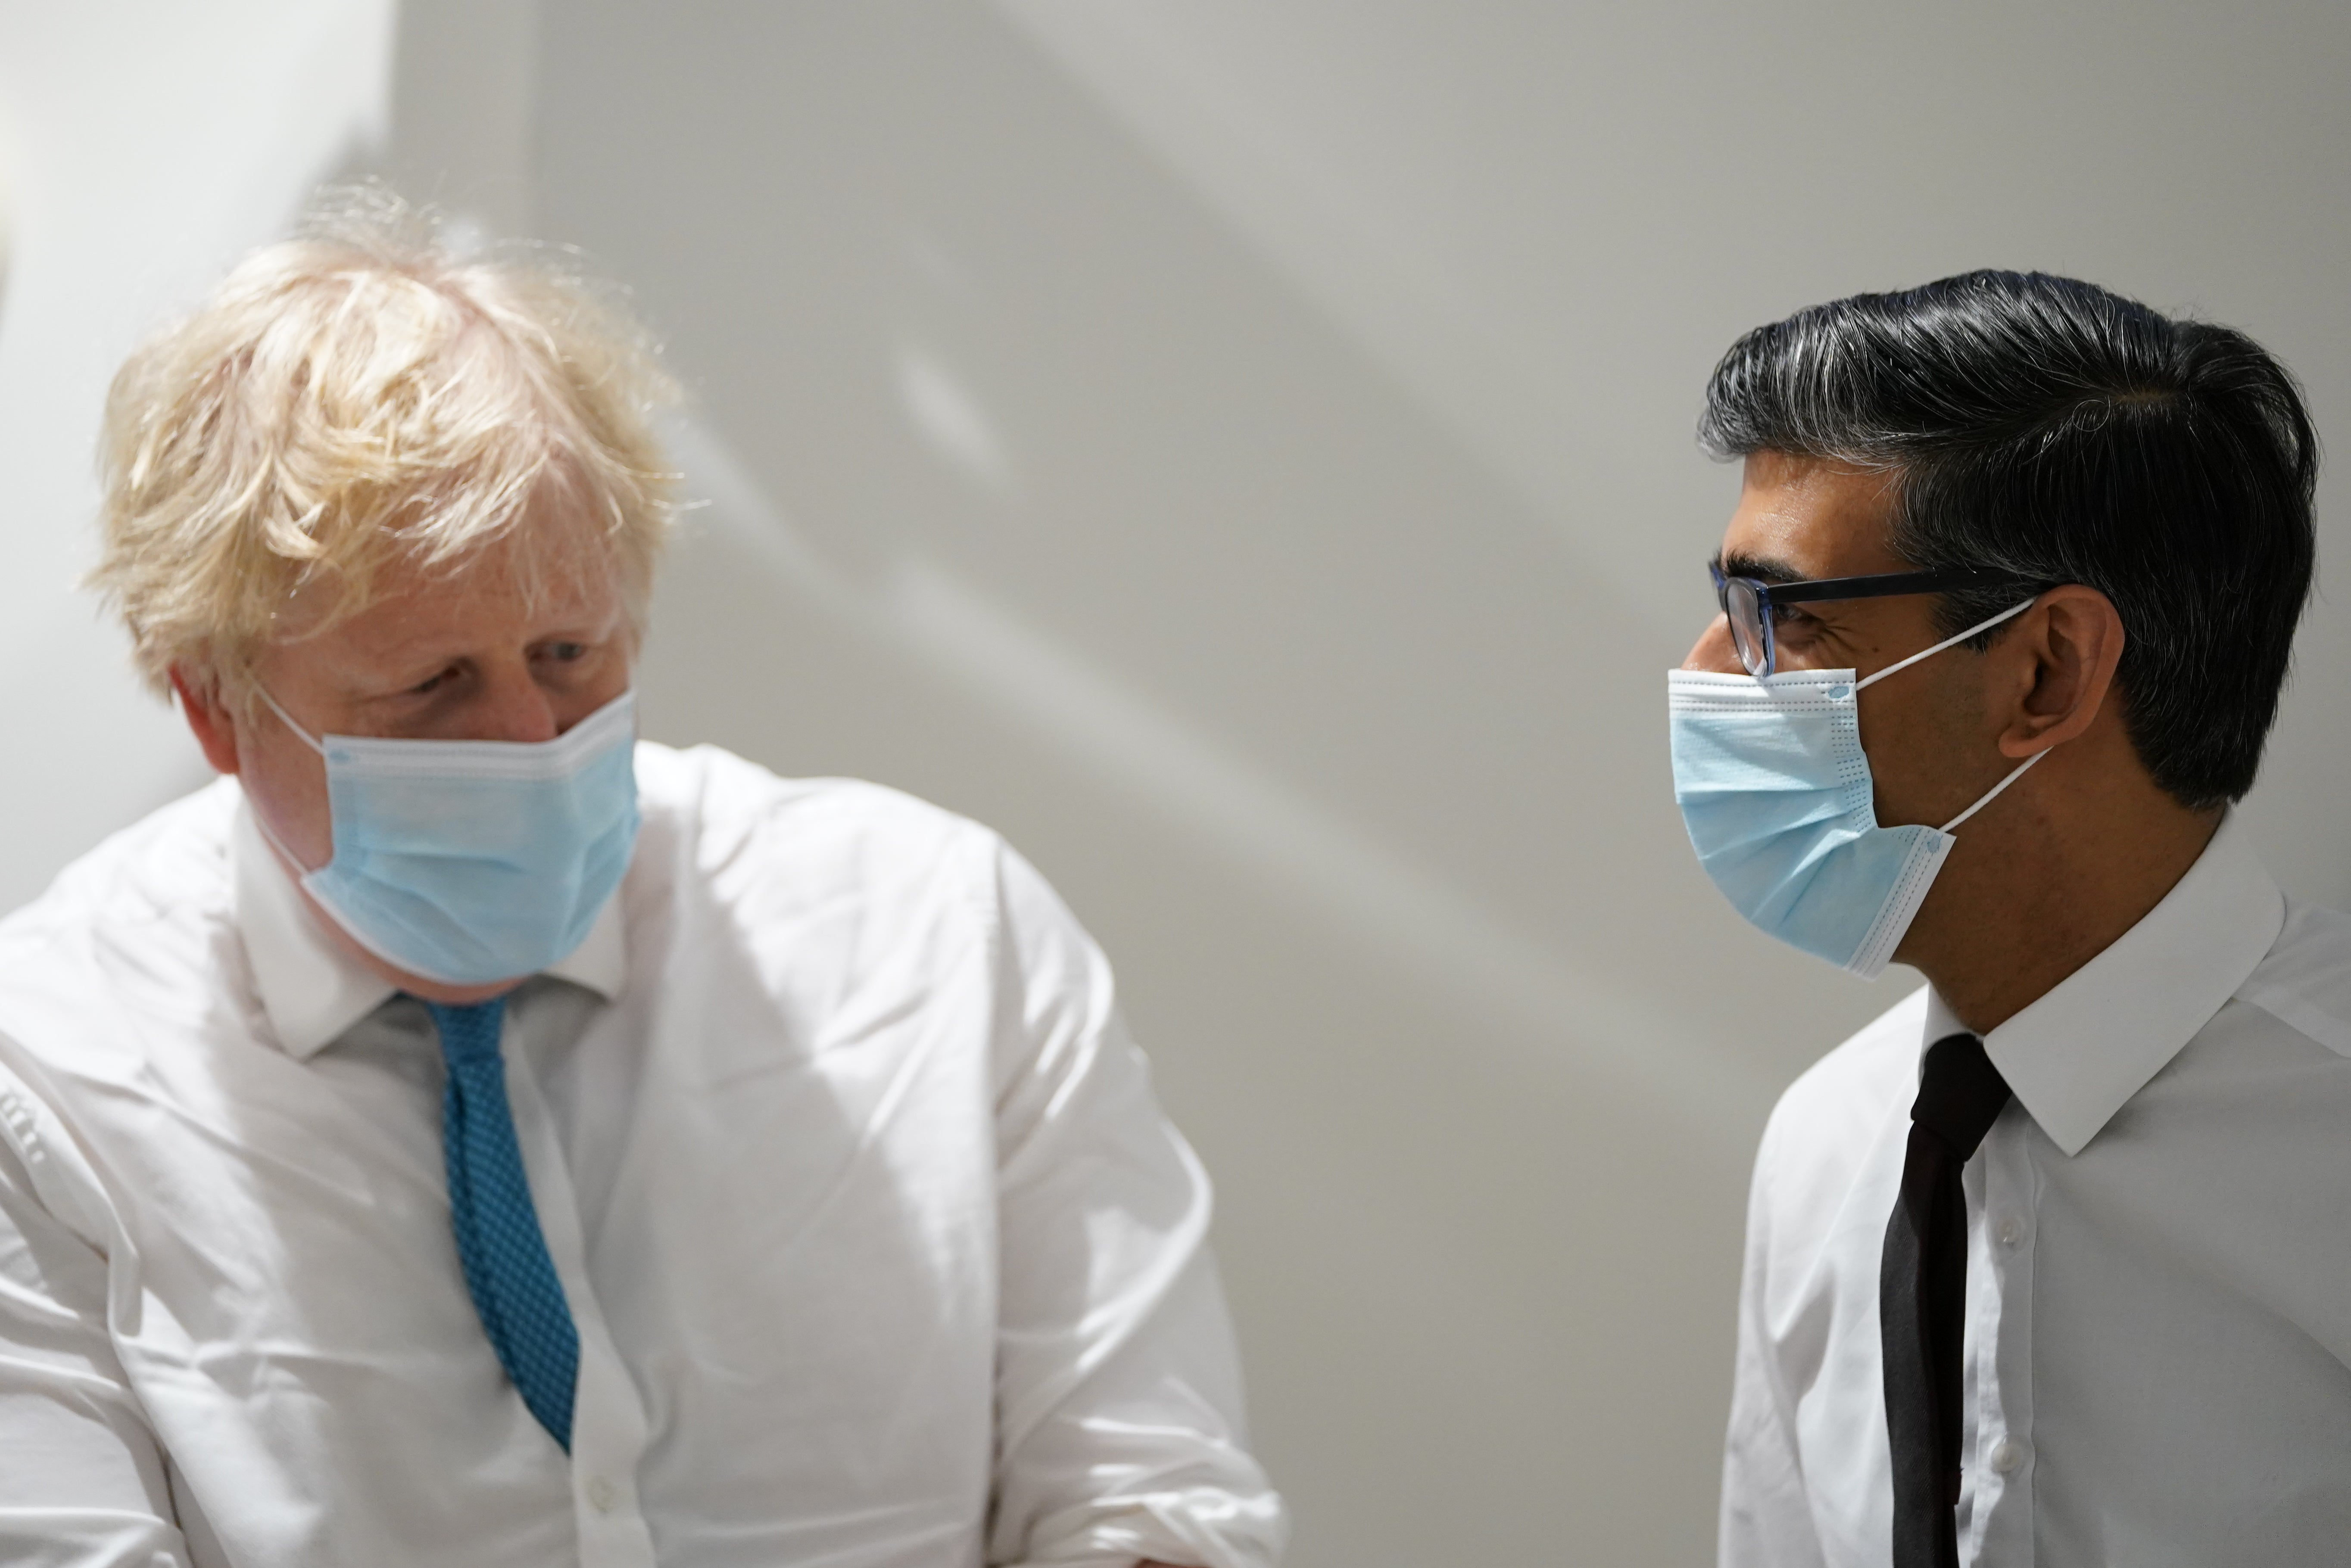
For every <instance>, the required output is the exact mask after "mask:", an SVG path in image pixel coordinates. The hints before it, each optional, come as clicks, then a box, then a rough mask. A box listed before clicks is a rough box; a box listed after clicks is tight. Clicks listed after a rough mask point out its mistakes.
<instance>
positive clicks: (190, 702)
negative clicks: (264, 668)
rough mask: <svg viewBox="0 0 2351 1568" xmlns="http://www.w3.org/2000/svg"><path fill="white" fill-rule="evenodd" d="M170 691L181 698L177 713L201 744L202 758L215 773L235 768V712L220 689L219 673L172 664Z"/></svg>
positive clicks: (228, 772) (230, 772)
mask: <svg viewBox="0 0 2351 1568" xmlns="http://www.w3.org/2000/svg"><path fill="white" fill-rule="evenodd" d="M172 695H173V696H175V697H177V698H179V700H180V714H181V716H182V717H183V718H184V719H186V720H187V722H188V729H189V730H190V732H193V734H194V735H195V737H196V744H197V745H199V746H201V747H203V748H204V761H206V762H208V763H212V765H213V769H214V772H216V773H224V774H234V773H235V772H236V771H237V754H236V715H235V713H233V712H232V711H230V709H229V705H228V702H227V700H226V699H225V697H224V696H223V694H222V692H221V682H220V677H219V676H218V675H216V674H214V673H213V672H212V671H210V670H191V669H189V668H188V667H187V666H186V665H184V664H174V665H173V666H172Z"/></svg>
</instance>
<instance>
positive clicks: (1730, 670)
mask: <svg viewBox="0 0 2351 1568" xmlns="http://www.w3.org/2000/svg"><path fill="white" fill-rule="evenodd" d="M1682 668H1683V669H1684V670H1703V671H1706V672H1708V673H1709V674H1714V675H1744V674H1746V673H1747V666H1745V665H1744V664H1741V663H1740V661H1739V649H1737V648H1736V647H1734V646H1733V645H1732V643H1731V640H1730V618H1729V617H1728V616H1721V615H1718V616H1716V617H1715V618H1713V619H1712V620H1710V621H1708V622H1707V625H1706V629H1705V630H1704V631H1702V632H1700V633H1699V634H1698V642H1697V643H1696V645H1694V646H1693V647H1692V648H1691V649H1690V650H1689V657H1688V658H1687V659H1683V660H1682Z"/></svg>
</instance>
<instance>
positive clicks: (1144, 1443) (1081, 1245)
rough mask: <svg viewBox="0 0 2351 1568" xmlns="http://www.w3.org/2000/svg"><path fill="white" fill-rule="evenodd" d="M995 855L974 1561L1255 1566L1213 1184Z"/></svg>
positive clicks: (1263, 1487)
mask: <svg viewBox="0 0 2351 1568" xmlns="http://www.w3.org/2000/svg"><path fill="white" fill-rule="evenodd" d="M996 854H997V856H998V866H997V876H996V888H995V892H996V898H997V906H998V907H997V910H996V916H997V919H996V929H997V933H998V953H997V955H996V959H997V968H998V982H999V983H998V1016H997V1018H996V1021H995V1039H996V1061H995V1070H996V1088H997V1106H996V1111H997V1136H998V1212H999V1221H998V1222H999V1226H1000V1238H1001V1241H1000V1245H1001V1272H1002V1278H1001V1285H1000V1290H1001V1306H1000V1313H1001V1316H1000V1320H999V1327H998V1384H997V1410H998V1416H997V1422H998V1449H997V1453H998V1458H997V1466H996V1509H995V1520H994V1524H993V1528H992V1530H991V1532H990V1539H989V1546H988V1561H989V1562H990V1563H1006V1564H1019V1565H1021V1568H1047V1565H1049V1564H1050V1565H1051V1568H1131V1565H1132V1564H1134V1563H1136V1562H1138V1561H1140V1560H1144V1559H1158V1560H1161V1561H1164V1562H1167V1563H1188V1564H1195V1565H1196V1568H1270V1565H1271V1564H1273V1563H1275V1562H1276V1561H1277V1560H1278V1559H1279V1557H1280V1551H1281V1546H1282V1543H1283V1539H1284V1537H1285V1535H1286V1532H1287V1521H1286V1519H1285V1516H1284V1513H1283V1511H1282V1505H1281V1500H1280V1497H1279V1496H1278V1495H1277V1494H1276V1493H1275V1492H1274V1490H1272V1488H1271V1487H1270V1484H1269V1483H1268V1481H1267V1480H1266V1476H1265V1473H1264V1471H1263V1470H1262V1469H1259V1466H1258V1464H1257V1462H1256V1461H1255V1460H1254V1459H1251V1458H1250V1456H1249V1452H1248V1450H1247V1449H1246V1447H1245V1444H1246V1442H1247V1437H1246V1434H1245V1431H1244V1429H1243V1421H1242V1408H1241V1390H1240V1372H1239V1356H1238V1351H1237V1349H1236V1347H1235V1345H1234V1341H1233V1334H1232V1327H1231V1324H1230V1322H1229V1320H1228V1317H1227V1315H1226V1312H1225V1303H1224V1293H1223V1290H1222V1287H1221V1286H1220V1285H1219V1284H1218V1283H1217V1272H1216V1266H1215V1262H1214V1261H1213V1260H1212V1259H1211V1257H1210V1256H1209V1253H1208V1250H1207V1229H1208V1211H1209V1189H1208V1179H1207V1172H1205V1171H1204V1170H1203V1169H1202V1168H1201V1167H1200V1163H1199V1161H1198V1160H1197V1159H1196V1158H1195V1157H1194V1155H1193V1153H1192V1151H1191V1149H1190V1148H1189V1147H1187V1146H1186V1144H1185V1142H1184V1139H1183V1137H1181V1135H1179V1134H1178V1133H1177V1132H1176V1131H1175V1127H1173V1126H1171V1125H1170V1124H1169V1122H1168V1120H1167V1118H1166V1117H1165V1116H1164V1115H1163V1114H1162V1113H1161V1112H1160V1109H1159V1106H1158V1104H1157V1102H1156V1101H1155V1098H1154V1097H1153V1096H1152V1092H1151V1084H1150V1077H1149V1073H1148V1069H1147V1068H1146V1066H1145V1064H1144V1058H1143V1054H1142V1053H1141V1052H1140V1051H1138V1050H1137V1049H1136V1048H1135V1046H1134V1043H1133V1042H1132V1041H1131V1040H1129V1039H1128V1037H1127V1034H1126V1031H1125V1026H1124V1025H1123V1023H1121V1022H1120V1019H1119V1016H1118V1012H1117V1008H1116V1003H1115V999H1114V996H1113V989H1112V983H1111V975H1110V968H1109V965H1108V964H1107V963H1106V962H1105V961H1104V960H1103V958H1102V953H1101V951H1100V950H1098V949H1096V948H1095V946H1094V944H1093V943H1092V940H1089V939H1088V938H1087V936H1086V934H1085V932H1084V931H1083V930H1081V929H1080V928H1079V926H1078V924H1077V921H1076V920H1075V919H1074V918H1073V917H1071V914H1070V912H1069V910H1068V909H1066V908H1064V907H1063V906H1062V904H1061V901H1060V899H1058V898H1055V897H1054V895H1053V893H1052V890H1051V889H1050V888H1048V887H1047V886H1046V885H1045V883H1044V881H1043V879H1042V878H1041V877H1039V876H1038V875H1037V873H1036V872H1035V871H1034V870H1033V869H1031V868H1030V867H1029V866H1028V865H1027V863H1025V862H1024V861H1022V860H1021V859H1019V857H1017V856H1015V855H1013V854H1012V853H1011V852H1010V851H1009V850H1006V849H1003V848H1001V846H998V847H997V849H996Z"/></svg>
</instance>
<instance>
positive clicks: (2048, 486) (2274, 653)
mask: <svg viewBox="0 0 2351 1568" xmlns="http://www.w3.org/2000/svg"><path fill="white" fill-rule="evenodd" d="M1698 439H1699V441H1701V442H1702V443H1703V444H1704V445H1705V447H1706V448H1707V450H1708V452H1712V453H1713V454H1714V455H1715V456H1717V457H1719V458H1725V459H1727V458H1731V457H1743V456H1745V455H1747V454H1748V453H1750V452H1782V453H1786V454H1788V455H1790V456H1795V457H1813V458H1830V459H1836V460H1839V461H1843V462H1850V463H1855V464H1859V465H1862V466H1865V467H1878V468H1884V469H1886V470H1887V471H1888V472H1890V473H1891V474H1892V475H1893V476H1894V478H1895V480H1896V496H1897V499H1896V504H1895V507H1894V514H1893V523H1892V530H1893V538H1892V541H1891V542H1892V545H1893V546H1894V549H1895V552H1896V554H1897V555H1899V556H1902V557H1903V558H1904V559H1905V560H1907V561H1909V562H1912V563H1914V564H1915V565H1917V566H1919V567H1921V568H1935V567H1946V566H1980V567H1990V568H1995V569H1998V570H2001V571H2004V572H2007V573H2010V574H2012V575H2013V576H2016V577H2019V578H2022V579H2023V580H2024V581H2026V582H2028V583H2033V584H2039V585H2043V586H2054V585H2057V584H2060V583H2080V584H2084V585H2085V586H2087V587H2094V588H2095V589H2097V590H2098V591H2099V592H2100V593H2102V594H2104V595H2105V596H2106V597H2107V599H2108V600H2110V601H2111V602H2112V603H2113V605H2114V607H2115V609H2116V612H2117V613H2118V614H2119V615H2120V616H2121V618H2122V623H2123V633H2124V645H2123V655H2122V663H2121V667H2120V669H2119V670H2118V671H2117V673H2116V684H2117V686H2118V688H2119V690H2120V692H2121V697H2122V701H2123V716H2124V721H2125V724H2126V730H2127V732H2128V733H2129V736H2130V739H2131V743H2132V745H2133V746H2134V747H2135V748H2136V750H2137V753H2138V757H2139V760H2140V761H2141V763H2144V764H2145V765H2146V767H2147V772H2148V773H2149V774H2152V775H2153V777H2154V779H2155V782H2156V784H2158V786H2159V787H2160V788H2162V789H2163V790H2164V791H2165V792H2166V793H2168V794H2170V795H2171V796H2172V797H2173V798H2175V799H2177V800H2179V802H2180V803H2181V804H2182V805H2187V806H2189V807H2191V808H2193V809H2199V810H2201V809H2206V808H2209V807H2212V806H2216V805H2220V803H2222V802H2223V801H2230V800H2236V799H2239V798H2241V796H2242V795H2243V794H2244V793H2245V792H2246V791H2247V790H2249V789H2251V788H2252V784H2253V777H2254V774H2256V773H2257V772H2258V771H2259V770H2260V766H2261V758H2262V742H2263V741H2264V740H2266V739H2267V737H2268V734H2269V730H2270V725H2271V722H2273V720H2274V719H2275V718H2276V716H2277V708H2278V698H2279V694H2280V692H2281V691H2283V687H2284V684H2285V677H2286V670H2287V666H2288V664H2289V662H2290V660H2291V657H2292V653H2293V648H2294V626H2295V623H2296V622H2297V621H2298V620H2299V619H2300V618H2301V615H2302V607H2303V602H2304V600H2305V599H2306V598H2307V597H2309V593H2310V584H2311V576H2312V570H2313V566H2314V560H2315V557H2316V554H2317V541H2316V530H2315V526H2314V518H2313V511H2312V500H2313V494H2314V491H2315V489H2316V484H2317V477H2318V439H2317V436H2316V433H2315V432H2314V431H2313V430H2312V428H2311V423H2310V416H2309V415H2308V414H2307V413H2306V412H2305V411H2304V408H2303V400H2302V395H2301V391H2300V389H2299V388H2297V387H2296V385H2295V383H2294V378H2293V376H2292V375H2291V374H2289V373H2288V372H2287V370H2286V369H2285V368H2284V367H2283V365H2281V364H2279V363H2278V361H2277V360H2276V359H2274V358H2272V357H2271V356H2270V355H2269V353H2268V352H2267V351H2265V350H2264V349H2263V348H2262V347H2261V346H2260V345H2259V344H2257V343H2255V342H2254V341H2253V340H2252V338H2250V337H2246V336H2245V335H2244V334H2243V333H2241V332H2237V331H2233V330H2231V328H2229V327H2216V326H2212V325H2210V324H2209V323H2205V322H2200V321H2175V320H2173V319H2171V318H2169V317H2165V316H2162V315H2160V314H2158V312H2156V311H2153V310H2150V309H2148V308H2147V306H2144V305H2141V304H2139V303H2137V301H2135V300H2129V299H2124V298H2122V297H2120V296H2116V295H2114V294H2109V293H2108V292H2106V291H2105V289H2102V288H2097V287H2095V286H2092V285H2090V284H2086V283H2077V282H2075V281H2074V280H2073V279H2071V278H2063V277H2051V276H2048V275H2044V274H2040V273H2013V272H1972V273H1968V274H1965V275H1961V276H1959V277H1947V278H1944V279H1943V280H1941V281H1940V282H1938V283H1930V284H1928V285H1926V286H1923V287H1919V288H1913V289H1907V290H1905V291H1904V292H1902V293H1899V294H1861V295H1855V296H1853V297H1852V298H1850V299H1840V300H1836V301H1834V302H1833V303H1831V304H1827V305H1816V306H1813V307H1812V308H1811V309H1809V310H1802V311H1799V312H1797V313H1796V314H1795V315H1793V316H1792V317H1788V319H1786V320H1785V321H1779V322H1774V323H1773V324H1771V326H1769V327H1757V328H1756V329H1755V330H1754V331H1752V332H1750V333H1749V334H1747V336H1745V337H1741V338H1740V340H1739V341H1738V342H1737V343H1736V344H1734V345H1732V347H1731V349H1730V352H1729V353H1728V354H1726V355H1724V356H1723V358H1722V362H1721V363H1720V364H1719V365H1718V366H1716V367H1715V371H1714V377H1713V379H1712V380H1711V381H1710V382H1709V383H1708V387H1707V396H1706V413H1705V416H1704V418H1703V419H1702V420H1701V421H1699V425H1698ZM2016 597H2017V595H2016V593H2015V591H2014V590H2013V589H2012V588H2011V589H2006V590H2003V589H2001V588H1997V587H1995V588H1990V589H1982V590H1974V589H1971V590H1970V591H1968V592H1965V593H1958V594H1951V595H1949V596H1946V597H1945V599H1944V602H1943V603H1942V604H1941V605H1940V606H1939V607H1938V615H1939V617H1940V620H1941V624H1942V626H1943V628H1944V634H1945V635H1946V636H1949V635H1950V634H1952V633H1955V632H1958V631H1959V630H1960V629H1961V628H1965V627H1967V626H1970V625H1972V624H1974V623H1975V622H1977V621H1980V620H1982V619H1985V618H1988V617H1990V616H1993V615H1997V614H1998V613H1999V612H2000V611H2001V610H2002V609H2005V608H2007V607H2009V606H2010V605H2011V604H2013V603H2014V602H2015V600H2016ZM1998 635H1999V633H1998V632H1997V631H1994V632H1992V633H1988V634H1986V636H1985V638H1984V639H1980V642H1979V643H1978V644H1977V646H1987V645H1989V643H1990V642H1991V640H1992V639H1994V638H1996V637H1997V636H1998Z"/></svg>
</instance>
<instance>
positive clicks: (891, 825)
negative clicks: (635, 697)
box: [631, 742, 1014, 924]
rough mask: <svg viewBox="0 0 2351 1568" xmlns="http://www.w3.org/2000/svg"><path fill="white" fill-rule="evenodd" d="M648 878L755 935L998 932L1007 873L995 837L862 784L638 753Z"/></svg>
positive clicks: (725, 757) (693, 755)
mask: <svg viewBox="0 0 2351 1568" xmlns="http://www.w3.org/2000/svg"><path fill="white" fill-rule="evenodd" d="M637 780H638V792H639V796H640V800H641V804H642V808H643V814H644V831H643V838H642V839H641V841H640V850H639V857H640V864H639V866H638V867H635V868H633V869H632V872H631V877H632V880H635V879H637V878H638V877H639V876H640V874H641V873H643V874H649V875H651V876H654V877H665V878H667V879H668V880H669V882H670V886H671V888H673V890H674V896H676V897H678V898H682V899H684V900H686V901H689V902H695V901H706V902H708V903H712V904H715V905H719V906H724V907H725V908H726V909H727V910H728V911H729V912H730V918H731V919H737V920H747V921H750V922H753V923H767V922H772V921H776V920H778V919H782V920H789V921H795V922H796V921H797V919H799V918H800V917H803V916H810V915H817V914H819V913H820V912H821V914H822V917H823V918H825V919H828V920H830V919H834V918H841V917H847V918H852V919H855V920H856V921H857V922H858V923H860V924H868V923H870V922H871V921H872V919H875V918H877V917H880V916H884V915H886V916H888V917H889V918H890V919H892V921H893V923H894V922H896V921H899V920H903V919H917V920H920V921H923V922H925V923H928V922H929V921H931V920H932V919H936V918H940V917H947V918H960V917H962V916H965V915H971V916H975V917H977V918H979V919H983V920H985V919H992V918H993V916H994V914H995V912H996V911H997V910H998V908H999V906H1000V903H1001V899H1002V881H1003V877H1004V866H1005V863H1006V862H1007V861H1008V860H1009V859H1012V858H1014V857H1012V856H1011V853H1010V851H1009V850H1008V848H1007V847H1006V846H1005V845H1004V841H1003V840H1002V839H1001V838H1000V837H998V836H997V835H996V834H995V833H994V832H992V831H991V830H989V829H988V828H986V827H983V826H980V825H979V824H978V823H976V822H974V821H972V820H971V819H970V818H968V817H966V816H961V815H956V813H954V812H952V811H948V810H946V808H944V807H941V806H937V805H931V804H930V803H929V802H927V801H924V800H919V799H917V798H915V797H914V796H913V795H910V794H904V793H903V792H901V791H898V790H894V789H891V788H889V787H887V786H885V785H883V784H868V783H865V782H863V781H862V780H858V779H843V778H810V779H796V778H784V777H781V776H778V774H774V773H771V772H769V771H768V769H766V768H764V767H761V766H759V765H758V763H752V762H747V761H746V760H745V759H743V758H741V757H738V756H736V755H734V754H733V753H729V752H726V751H722V750H720V749H719V748H717V747H716V746H696V747H694V748H693V749H691V750H688V751H673V750H671V749H670V748H668V747H665V746H659V745H654V744H652V743H650V742H643V743H641V744H640V745H639V747H638V751H637Z"/></svg>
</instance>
